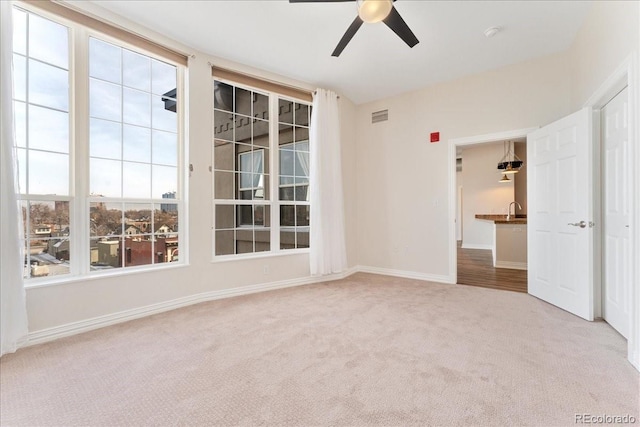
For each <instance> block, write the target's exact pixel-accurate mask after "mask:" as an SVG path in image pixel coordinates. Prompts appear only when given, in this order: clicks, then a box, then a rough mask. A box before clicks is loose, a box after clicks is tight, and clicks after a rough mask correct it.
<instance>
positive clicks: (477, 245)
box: [462, 242, 493, 251]
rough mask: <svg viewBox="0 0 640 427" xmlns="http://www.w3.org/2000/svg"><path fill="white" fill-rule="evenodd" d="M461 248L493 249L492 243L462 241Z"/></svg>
mask: <svg viewBox="0 0 640 427" xmlns="http://www.w3.org/2000/svg"><path fill="white" fill-rule="evenodd" d="M462 249H485V250H488V251H492V250H493V245H485V244H480V243H464V242H462Z"/></svg>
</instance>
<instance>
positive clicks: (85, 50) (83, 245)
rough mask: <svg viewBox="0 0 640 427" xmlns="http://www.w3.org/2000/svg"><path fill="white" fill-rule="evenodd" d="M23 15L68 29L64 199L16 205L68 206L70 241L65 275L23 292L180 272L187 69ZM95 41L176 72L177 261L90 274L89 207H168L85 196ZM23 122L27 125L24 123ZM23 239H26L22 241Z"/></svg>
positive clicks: (185, 259)
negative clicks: (91, 59) (91, 57)
mask: <svg viewBox="0 0 640 427" xmlns="http://www.w3.org/2000/svg"><path fill="white" fill-rule="evenodd" d="M13 6H14V7H15V8H17V9H21V10H23V11H25V12H26V13H28V14H34V15H38V16H41V17H43V18H45V19H48V20H50V21H53V22H56V23H58V24H61V25H64V26H65V27H67V28H68V29H69V121H70V125H69V157H70V160H69V181H70V182H69V196H46V195H45V196H42V195H35V196H34V195H29V194H21V195H19V199H21V200H22V199H28V200H33V201H68V202H69V228H70V233H69V239H70V245H71V247H70V271H69V274H64V275H57V276H45V277H38V278H35V277H33V278H28V279H25V281H24V283H25V288H32V287H41V286H49V285H56V284H65V283H70V282H78V281H86V280H87V279H98V278H104V277H111V276H121V275H128V274H135V273H141V272H148V271H158V270H161V269H169V268H179V267H184V266H187V265H188V264H189V251H188V247H189V244H188V243H189V242H188V241H187V236H188V230H187V226H188V224H187V217H188V209H187V208H188V197H187V196H188V185H187V184H188V183H187V180H186V171H187V170H188V164H187V163H188V160H187V159H188V147H187V135H186V120H187V117H186V110H185V106H186V105H187V102H188V100H187V98H186V95H187V92H186V88H185V85H186V79H185V76H186V67H185V66H183V65H181V64H178V63H176V62H174V61H171V60H170V59H167V58H165V57H161V56H158V55H156V54H154V53H151V52H148V51H146V50H144V49H141V48H140V47H137V46H135V45H132V44H131V43H128V42H126V41H123V40H120V39H118V38H115V37H112V36H108V35H106V34H103V33H100V32H98V31H95V30H93V29H90V28H88V27H85V26H83V25H82V24H79V23H77V22H74V21H72V20H69V19H67V18H65V17H63V16H59V15H57V14H54V13H51V12H49V11H47V10H43V9H41V8H38V7H34V6H31V5H30V4H28V3H25V2H16V3H15V4H14V5H13ZM90 37H94V38H97V39H100V40H103V41H106V42H108V43H112V44H114V45H117V46H118V47H121V48H125V49H129V50H131V51H134V52H137V53H140V54H142V55H145V56H148V57H150V58H153V59H156V60H158V61H162V62H165V63H168V64H171V65H174V66H175V67H176V70H177V76H176V83H177V85H176V86H177V87H176V89H177V92H176V99H177V100H178V102H177V108H176V114H177V121H178V125H177V134H178V154H177V155H178V161H177V169H178V171H177V173H178V182H177V185H178V188H177V189H176V191H177V195H178V198H176V199H172V202H173V201H175V204H176V205H177V207H178V233H177V235H178V241H179V242H180V245H179V260H178V261H176V262H166V263H157V264H149V265H143V266H131V267H124V266H122V267H118V268H113V269H108V270H99V271H91V269H90V211H89V207H90V203H91V202H95V201H99V202H104V203H110V202H116V203H122V202H124V203H125V204H127V203H147V204H149V203H153V204H154V205H155V204H158V205H160V204H163V203H167V200H166V199H151V198H150V199H142V200H140V199H124V198H106V197H100V198H92V197H91V196H90V194H89V179H90V171H89V160H90V159H89V122H90V116H89V39H90ZM27 120H28V119H27ZM27 237H28V236H25V238H27Z"/></svg>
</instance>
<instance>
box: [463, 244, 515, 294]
mask: <svg viewBox="0 0 640 427" xmlns="http://www.w3.org/2000/svg"><path fill="white" fill-rule="evenodd" d="M458 284H459V285H471V286H480V287H483V288H492V289H502V290H505V291H514V292H525V293H526V292H527V271H526V270H512V269H510V268H495V267H493V257H492V255H491V251H490V250H485V249H462V247H461V244H460V242H458Z"/></svg>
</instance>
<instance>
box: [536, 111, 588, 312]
mask: <svg viewBox="0 0 640 427" xmlns="http://www.w3.org/2000/svg"><path fill="white" fill-rule="evenodd" d="M591 126H592V113H591V109H590V108H585V109H583V110H580V111H578V112H576V113H573V114H571V115H570V116H567V117H565V118H563V119H560V120H558V121H557V122H554V123H552V124H550V125H548V126H545V127H543V128H541V129H538V130H536V131H534V132H532V133H530V134H529V135H528V136H527V162H528V165H527V172H528V173H527V184H528V191H527V196H528V205H529V208H528V212H527V223H528V227H527V232H528V264H529V274H528V276H529V293H530V294H531V295H533V296H535V297H538V298H540V299H542V300H544V301H547V302H549V303H551V304H554V305H556V306H558V307H560V308H562V309H564V310H567V311H569V312H571V313H573V314H576V315H578V316H580V317H582V318H585V319H587V320H593V311H594V310H593V308H594V306H593V228H592V223H591V221H593V185H592V183H593V180H592V175H593V174H592V160H593V156H592V138H591V134H592V128H591Z"/></svg>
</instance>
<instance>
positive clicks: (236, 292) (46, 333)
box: [21, 267, 358, 347]
mask: <svg viewBox="0 0 640 427" xmlns="http://www.w3.org/2000/svg"><path fill="white" fill-rule="evenodd" d="M357 271H358V268H357V267H352V268H350V269H347V270H346V271H344V272H342V273H338V274H331V275H327V276H317V277H315V276H312V277H303V278H298V279H290V280H281V281H277V282H271V283H261V284H257V285H249V286H241V287H237V288H231V289H223V290H219V291H211V292H204V293H201V294H196V295H189V296H186V297H182V298H177V299H174V300H171V301H165V302H161V303H158V304H151V305H147V306H144V307H139V308H134V309H131V310H124V311H120V312H118V313H112V314H107V315H104V316H98V317H93V318H91V319H87V320H81V321H79V322H73V323H67V324H64V325H60V326H54V327H52V328H47V329H42V330H39V331H34V332H30V333H29V334H28V336H27V340H26V342H25V343H24V344H23V345H22V346H21V347H27V346H31V345H35V344H42V343H44V342H48V341H53V340H56V339H59V338H64V337H68V336H71V335H76V334H80V333H83V332H88V331H92V330H94V329H99V328H104V327H105V326H111V325H115V324H117V323H123V322H128V321H129V320H134V319H139V318H141V317H146V316H151V315H152V314H158V313H162V312H165V311H170V310H175V309H177V308H181V307H186V306H188V305H193V304H198V303H201V302H206V301H213V300H217V299H222V298H231V297H236V296H240V295H248V294H254V293H257V292H264V291H271V290H275V289H283V288H291V287H294V286H302V285H309V284H312V283H320V282H327V281H331V280H339V279H344V278H345V277H348V276H350V275H352V274H354V273H356V272H357Z"/></svg>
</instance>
